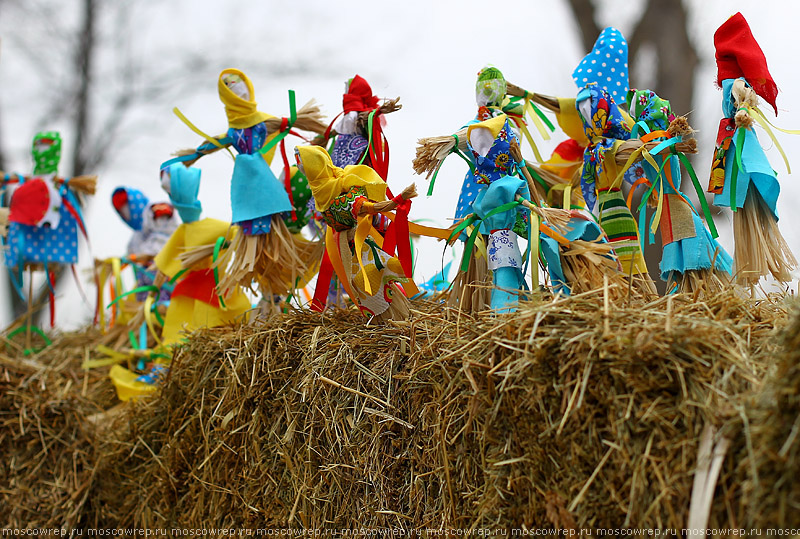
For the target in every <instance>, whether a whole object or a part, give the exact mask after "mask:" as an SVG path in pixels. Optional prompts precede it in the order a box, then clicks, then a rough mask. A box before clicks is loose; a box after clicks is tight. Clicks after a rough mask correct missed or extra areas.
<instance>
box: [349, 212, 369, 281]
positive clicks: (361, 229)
mask: <svg viewBox="0 0 800 539" xmlns="http://www.w3.org/2000/svg"><path fill="white" fill-rule="evenodd" d="M371 229H372V216H371V215H364V216H362V217H360V218H359V220H358V225H356V235H355V239H354V240H353V247H354V248H355V251H356V258H358V266H359V267H360V268H361V275H362V276H363V277H364V291H365V292H366V293H367V294H369V295H370V296H371V295H372V285H371V284H370V282H369V276H368V275H367V268H365V267H364V257H363V256H361V250H362V249H363V247H364V241H365V240H366V239H367V236H368V235H369V233H370V230H371Z"/></svg>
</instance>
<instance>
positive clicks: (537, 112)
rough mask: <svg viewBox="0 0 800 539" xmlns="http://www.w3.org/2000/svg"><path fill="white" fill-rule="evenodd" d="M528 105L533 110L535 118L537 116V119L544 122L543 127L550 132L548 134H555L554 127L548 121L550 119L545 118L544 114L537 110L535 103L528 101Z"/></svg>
mask: <svg viewBox="0 0 800 539" xmlns="http://www.w3.org/2000/svg"><path fill="white" fill-rule="evenodd" d="M528 103H530V105H531V107H532V108H533V112H535V113H536V116H538V117H539V119H540V120H542V121H543V122H544V125H546V126H547V128H548V129H549V130H550V132H551V133H553V132H555V130H556V126H554V125H553V122H551V121H550V118H548V117H547V116H545V114H544V112H542V111H541V110H540V109H539V107H537V106H536V103H534V102H533V101H529V102H528Z"/></svg>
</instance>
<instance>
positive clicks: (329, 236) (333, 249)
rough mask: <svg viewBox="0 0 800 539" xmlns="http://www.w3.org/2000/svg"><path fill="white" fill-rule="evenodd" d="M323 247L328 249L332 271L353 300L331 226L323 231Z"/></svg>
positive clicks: (348, 280)
mask: <svg viewBox="0 0 800 539" xmlns="http://www.w3.org/2000/svg"><path fill="white" fill-rule="evenodd" d="M325 249H326V250H327V251H328V257H329V258H330V259H331V265H332V266H333V269H334V271H336V275H338V277H339V280H340V281H341V283H342V286H343V287H344V290H345V292H347V295H348V296H350V297H351V298H353V301H355V300H356V299H355V298H356V296H355V295H354V294H353V290H352V288H351V287H350V279H348V278H347V272H345V271H344V265H343V264H342V254H341V253H340V252H339V243H338V242H337V241H336V237H335V235H334V232H333V228H331V227H328V229H327V231H326V232H325ZM348 249H349V247H348Z"/></svg>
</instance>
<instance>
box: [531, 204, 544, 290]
mask: <svg viewBox="0 0 800 539" xmlns="http://www.w3.org/2000/svg"><path fill="white" fill-rule="evenodd" d="M530 215H531V235H532V236H533V237H532V238H528V244H529V245H530V249H531V261H530V266H531V288H533V289H536V288H539V227H540V226H541V222H540V221H539V216H538V215H537V214H535V213H533V212H531V213H530Z"/></svg>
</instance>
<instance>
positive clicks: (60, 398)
mask: <svg viewBox="0 0 800 539" xmlns="http://www.w3.org/2000/svg"><path fill="white" fill-rule="evenodd" d="M99 337H100V336H99V334H98V333H97V332H95V331H87V332H80V333H73V334H69V335H64V336H62V337H61V338H58V339H56V340H55V343H54V345H53V346H51V347H49V348H47V349H45V350H44V351H42V352H40V353H39V354H37V355H35V356H33V357H31V358H25V357H15V356H14V355H13V353H12V352H13V351H14V349H13V348H12V347H6V348H5V350H3V351H2V352H5V353H12V354H11V355H10V356H9V355H6V354H3V353H2V352H0V354H2V358H1V359H2V361H0V455H2V458H0V523H2V524H3V525H4V526H6V527H25V526H31V527H50V528H53V527H59V528H60V527H62V526H64V527H67V528H71V527H73V526H75V527H77V526H80V525H81V522H82V521H83V517H84V514H85V510H86V501H87V500H88V497H89V492H90V487H91V486H92V484H93V471H94V468H95V465H96V461H97V455H96V451H95V447H94V436H95V433H94V429H93V428H92V427H91V425H90V424H88V423H87V421H86V417H87V416H89V415H91V414H94V413H98V412H102V411H103V410H105V409H107V408H110V407H111V406H112V405H113V404H114V401H115V395H114V389H113V388H112V387H110V386H109V384H108V380H107V378H106V376H105V373H103V372H97V371H95V372H86V371H83V370H81V368H80V365H81V362H82V361H83V360H84V357H85V356H84V354H85V350H86V343H87V342H94V341H95V340H97V339H98V338H99ZM20 356H21V355H20Z"/></svg>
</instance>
